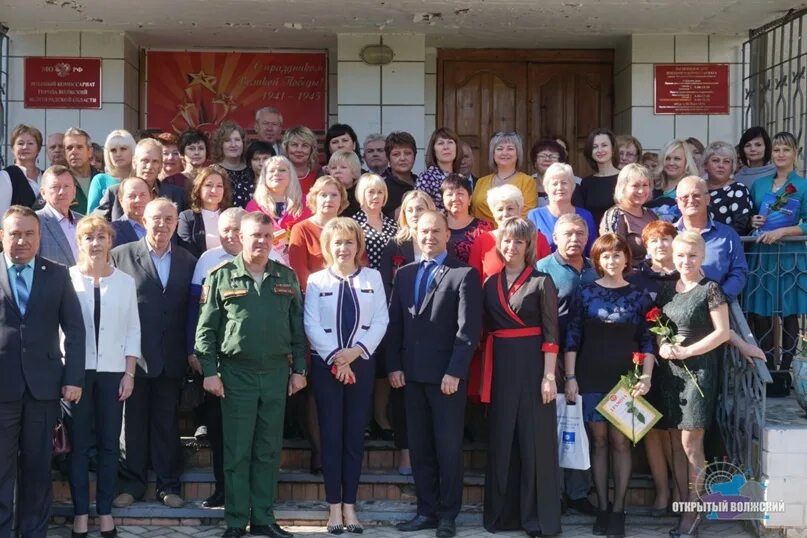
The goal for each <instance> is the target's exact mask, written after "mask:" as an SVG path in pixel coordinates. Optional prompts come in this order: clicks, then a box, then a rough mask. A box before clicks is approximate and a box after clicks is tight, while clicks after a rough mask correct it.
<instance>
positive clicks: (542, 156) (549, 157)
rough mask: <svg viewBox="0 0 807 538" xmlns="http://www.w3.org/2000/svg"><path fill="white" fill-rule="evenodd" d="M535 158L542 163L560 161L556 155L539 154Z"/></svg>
mask: <svg viewBox="0 0 807 538" xmlns="http://www.w3.org/2000/svg"><path fill="white" fill-rule="evenodd" d="M535 157H536V158H538V159H542V160H544V161H557V160H558V159H560V155H558V154H557V153H539V154H538V155H536V156H535Z"/></svg>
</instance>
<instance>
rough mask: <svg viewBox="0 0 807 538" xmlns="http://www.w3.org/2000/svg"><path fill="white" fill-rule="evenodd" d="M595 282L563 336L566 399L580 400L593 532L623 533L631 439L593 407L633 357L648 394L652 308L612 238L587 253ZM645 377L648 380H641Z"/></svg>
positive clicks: (626, 252)
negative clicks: (593, 494) (588, 444)
mask: <svg viewBox="0 0 807 538" xmlns="http://www.w3.org/2000/svg"><path fill="white" fill-rule="evenodd" d="M591 261H592V262H593V263H594V268H595V269H596V270H597V273H598V274H599V275H600V279H599V280H595V281H594V282H592V283H591V284H587V285H585V286H582V287H581V288H578V290H577V292H576V294H575V296H574V298H573V300H572V304H571V308H570V319H569V325H568V328H567V331H566V356H565V365H566V398H567V400H569V401H572V402H573V401H574V400H575V398H576V396H577V394H578V392H579V393H580V395H581V396H582V397H583V417H584V419H585V421H586V422H587V426H588V429H589V431H590V432H591V437H592V439H591V440H592V445H593V447H594V451H593V454H592V461H591V471H592V475H593V477H594V487H595V489H596V490H597V500H598V510H597V519H596V521H595V522H594V529H593V533H594V534H595V535H598V536H601V535H605V534H607V535H608V536H623V535H624V534H625V494H626V492H627V490H628V481H629V480H630V475H631V466H632V459H631V446H630V440H629V439H628V438H627V437H626V436H625V435H623V434H622V432H620V431H619V430H618V429H617V428H616V427H615V426H612V425H610V424H609V423H608V422H607V421H606V419H605V417H603V416H602V415H601V414H600V413H599V412H598V411H597V410H596V409H595V408H596V406H597V404H598V403H599V402H600V401H601V400H602V399H603V398H604V397H605V395H606V394H607V393H608V392H610V390H611V389H612V388H613V387H614V386H615V385H616V384H617V383H618V382H619V381H620V376H621V375H623V374H625V373H627V372H628V371H629V370H631V369H632V368H633V362H632V359H633V353H635V352H640V353H644V354H645V360H644V366H643V376H642V379H641V380H640V381H639V383H637V384H636V387H635V389H634V394H635V395H644V394H647V392H648V390H649V389H650V379H651V375H652V373H653V364H654V358H653V353H654V352H655V351H654V349H655V348H654V339H653V335H652V333H651V332H650V328H649V326H648V324H647V322H646V321H645V314H646V313H647V311H648V310H649V309H650V307H651V306H652V304H653V299H652V298H651V297H650V294H649V293H648V292H647V291H645V290H644V289H642V288H639V287H638V286H636V285H635V284H631V283H629V282H628V281H627V280H625V276H624V275H625V272H626V271H627V270H628V269H630V267H631V252H630V248H629V246H628V244H627V242H626V241H625V240H624V239H623V238H621V237H620V236H618V235H616V234H614V233H607V234H605V235H603V236H600V238H599V239H597V240H596V241H595V242H594V245H593V246H592V247H591ZM644 375H646V376H647V377H644ZM609 460H610V461H612V462H613V469H612V471H613V477H614V502H613V507H612V509H611V510H609V509H608V467H609V465H608V462H609Z"/></svg>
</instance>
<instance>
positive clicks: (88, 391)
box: [68, 370, 123, 516]
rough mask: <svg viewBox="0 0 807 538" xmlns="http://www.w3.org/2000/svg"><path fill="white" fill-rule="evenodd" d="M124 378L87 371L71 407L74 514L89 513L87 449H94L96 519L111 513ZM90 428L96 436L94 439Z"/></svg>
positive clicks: (116, 467) (88, 452)
mask: <svg viewBox="0 0 807 538" xmlns="http://www.w3.org/2000/svg"><path fill="white" fill-rule="evenodd" d="M121 377H123V374H122V373H120V372H117V373H116V372H96V371H95V370H86V371H85V373H84V389H83V391H82V393H81V399H80V400H79V402H78V404H73V405H72V407H71V410H72V414H73V420H72V429H69V430H68V433H70V441H71V443H72V445H73V452H72V453H71V454H70V494H71V496H72V497H73V513H74V514H75V515H77V516H78V515H84V514H89V513H90V479H89V472H90V449H91V448H92V447H93V446H95V447H96V448H97V454H98V460H97V463H98V465H97V467H96V494H95V504H96V510H97V512H98V515H100V516H106V515H109V514H111V513H112V499H113V498H114V496H115V484H116V483H117V480H118V454H119V440H120V429H121V419H122V416H123V402H120V401H118V389H119V387H120V381H121ZM93 426H95V428H94V430H95V435H94V436H93Z"/></svg>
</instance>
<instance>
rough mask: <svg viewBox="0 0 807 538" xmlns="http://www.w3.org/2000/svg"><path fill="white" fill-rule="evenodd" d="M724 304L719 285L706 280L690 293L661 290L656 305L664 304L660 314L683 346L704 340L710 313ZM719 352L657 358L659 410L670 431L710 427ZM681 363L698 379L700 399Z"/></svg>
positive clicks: (708, 329) (720, 354)
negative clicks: (678, 358) (682, 339)
mask: <svg viewBox="0 0 807 538" xmlns="http://www.w3.org/2000/svg"><path fill="white" fill-rule="evenodd" d="M725 302H726V296H725V295H723V292H722V291H720V286H719V285H718V284H717V283H716V282H714V281H713V280H709V279H706V278H704V279H703V280H701V281H700V282H699V283H698V284H697V285H696V286H695V287H694V288H692V289H691V290H689V291H685V292H683V293H675V288H672V293H670V289H669V288H662V292H661V293H660V294H659V303H660V304H663V305H664V306H663V307H662V312H664V315H665V316H667V317H668V318H669V319H670V322H671V326H672V327H673V329H674V330H675V333H676V334H678V335H681V336H684V337H685V338H686V339H685V340H684V342H683V344H682V345H684V346H688V345H691V344H693V343H695V342H697V341H699V340H701V339H703V338H704V337H705V336H706V335H708V334H709V333H710V332H712V331H713V330H714V325H713V324H712V318H711V316H710V315H709V312H710V311H711V310H714V309H715V308H717V307H719V306H720V305H721V304H723V303H725ZM722 350H723V347H722V346H720V347H718V348H716V349H713V350H712V351H710V352H708V353H704V354H703V355H699V356H697V357H690V358H688V359H686V360H683V361H678V360H666V359H659V361H658V370H659V371H658V381H659V391H660V394H661V408H660V409H659V411H661V413H662V414H663V415H664V422H665V423H666V424H667V425H668V426H669V427H670V428H678V429H682V430H691V429H697V428H707V427H709V426H710V425H711V423H712V417H713V416H714V409H715V402H716V401H717V391H718V386H719V371H718V369H719V361H720V359H721V357H722ZM684 364H686V366H687V368H689V371H690V372H692V375H694V376H695V379H697V380H698V385H699V386H700V388H701V390H702V391H703V397H701V395H700V393H699V392H698V389H697V387H696V386H695V383H693V381H692V378H691V377H690V376H689V373H687V371H686V369H685V368H684ZM654 377H656V376H654Z"/></svg>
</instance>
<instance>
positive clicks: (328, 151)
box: [324, 123, 364, 174]
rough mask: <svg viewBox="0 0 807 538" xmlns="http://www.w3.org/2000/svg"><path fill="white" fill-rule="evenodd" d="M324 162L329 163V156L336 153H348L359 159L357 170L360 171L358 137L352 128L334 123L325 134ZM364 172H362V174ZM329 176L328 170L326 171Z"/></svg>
mask: <svg viewBox="0 0 807 538" xmlns="http://www.w3.org/2000/svg"><path fill="white" fill-rule="evenodd" d="M324 142H325V160H326V161H330V160H331V156H332V155H333V154H334V153H336V152H337V151H350V152H353V153H355V154H356V157H358V159H359V169H361V148H360V147H359V137H358V136H357V135H356V131H354V130H353V127H351V126H350V125H348V124H346V123H334V124H333V125H331V126H330V127H328V130H327V131H326V132H325V141H324ZM363 172H364V171H363V170H362V173H363ZM328 173H329V174H330V173H331V171H330V169H329V170H328Z"/></svg>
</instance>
